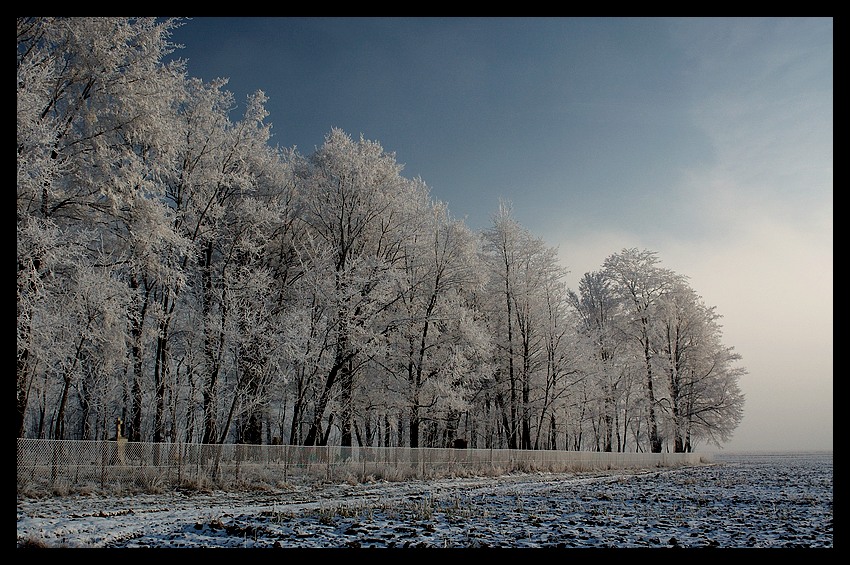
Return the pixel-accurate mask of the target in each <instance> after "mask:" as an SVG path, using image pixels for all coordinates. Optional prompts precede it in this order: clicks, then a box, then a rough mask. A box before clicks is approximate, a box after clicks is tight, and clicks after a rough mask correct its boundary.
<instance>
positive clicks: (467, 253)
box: [378, 181, 489, 447]
mask: <svg viewBox="0 0 850 565" xmlns="http://www.w3.org/2000/svg"><path fill="white" fill-rule="evenodd" d="M410 194H411V198H409V199H408V206H409V207H410V211H409V212H408V217H409V218H410V219H409V221H408V225H409V226H410V229H409V230H408V236H407V238H406V240H405V242H404V254H403V256H404V260H403V267H401V268H400V272H399V277H398V285H399V288H398V294H399V296H400V300H398V301H397V302H396V303H395V304H394V305H393V307H392V308H391V309H389V310H388V311H387V315H386V316H385V320H386V321H385V325H386V327H387V328H388V331H387V332H386V334H387V347H386V352H385V354H384V355H383V356H382V359H381V360H380V361H379V362H380V364H381V366H382V367H383V369H384V370H383V372H378V374H382V375H384V377H385V379H384V380H383V385H384V386H383V387H382V388H385V389H387V390H389V391H392V393H393V394H394V398H388V399H387V401H386V403H387V408H388V409H389V410H392V409H394V408H395V409H400V410H403V411H404V412H405V413H406V414H407V419H408V421H407V425H406V428H407V430H408V434H409V445H410V446H411V447H419V446H420V445H421V444H420V439H421V438H420V433H421V426H422V424H423V423H425V422H428V423H430V424H431V425H433V426H436V427H435V428H434V429H435V430H437V429H442V432H443V434H444V435H445V436H446V437H445V438H444V439H447V440H451V439H454V436H455V435H456V433H457V429H456V428H457V418H458V415H459V414H460V413H463V412H465V411H466V410H467V409H468V407H469V405H468V402H469V400H470V398H471V396H472V394H473V393H474V387H475V386H476V383H477V382H478V381H479V380H480V379H481V378H482V376H483V375H482V370H483V369H484V365H485V364H484V363H482V361H481V360H482V359H485V358H486V357H487V353H486V351H487V350H488V347H489V340H488V339H487V338H486V337H485V336H484V335H482V334H481V332H480V329H481V328H480V327H479V324H478V322H477V321H476V316H475V313H474V312H473V311H472V310H471V308H470V306H469V304H468V302H467V300H466V298H465V296H466V293H467V292H468V291H470V290H472V289H476V288H480V286H481V284H482V281H481V280H480V270H479V269H477V268H476V267H477V266H476V260H477V239H476V237H475V235H474V234H473V233H472V232H471V231H470V230H469V229H468V228H467V227H466V226H465V225H464V224H463V222H461V221H458V220H456V219H453V218H452V217H451V215H450V213H449V211H448V208H447V207H446V205H445V204H444V203H441V202H434V201H432V200H431V199H430V195H429V193H428V190H427V187H426V186H424V184H423V183H421V181H414V182H413V187H412V188H411V191H410ZM448 436H451V437H448ZM435 441H436V443H437V444H438V445H443V444H444V443H446V442H445V441H440V440H435ZM432 443H433V442H432Z"/></svg>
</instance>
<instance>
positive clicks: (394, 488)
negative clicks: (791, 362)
mask: <svg viewBox="0 0 850 565" xmlns="http://www.w3.org/2000/svg"><path fill="white" fill-rule="evenodd" d="M832 459H833V458H832V452H828V453H805V454H804V453H784V454H766V453H761V454H725V453H718V454H716V455H714V462H713V463H712V464H708V465H701V466H697V467H685V468H677V469H662V470H655V469H654V470H648V471H616V472H615V471H606V472H604V473H580V474H523V475H511V476H507V477H500V478H463V479H443V480H438V481H430V482H425V481H411V482H404V483H390V482H379V483H368V484H362V485H351V484H327V485H319V486H316V485H314V486H312V487H308V486H292V488H291V489H287V490H277V491H273V492H271V491H266V492H250V493H233V492H214V493H196V492H176V493H168V494H162V495H134V496H127V497H104V496H101V495H73V496H67V497H55V498H44V499H34V498H23V497H21V496H19V497H18V501H17V502H18V506H17V525H18V529H17V545H18V547H19V548H21V547H63V548H391V547H397V548H402V547H414V548H443V547H449V548H676V547H681V548H710V547H721V548H833V464H832Z"/></svg>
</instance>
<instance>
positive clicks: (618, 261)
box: [603, 248, 681, 453]
mask: <svg viewBox="0 0 850 565" xmlns="http://www.w3.org/2000/svg"><path fill="white" fill-rule="evenodd" d="M657 255H658V254H657V253H656V252H654V251H648V250H643V251H638V250H637V249H634V248H633V249H623V250H622V251H621V252H620V253H615V254H613V255H610V256H609V257H608V258H606V259H605V261H604V263H603V272H604V275H605V277H606V278H607V279H608V280H609V281H610V283H611V288H612V290H613V291H614V292H615V293H616V294H617V296H618V297H619V298H620V299H621V300H622V301H623V304H624V306H625V308H626V312H627V317H628V321H627V324H626V325H625V326H624V329H625V335H627V336H628V339H629V340H631V341H632V342H633V344H635V345H637V347H638V348H639V349H640V355H641V358H642V359H643V362H644V369H645V374H644V387H645V393H646V400H647V406H646V409H647V422H648V425H649V446H650V450H651V451H652V452H653V453H660V452H661V450H662V447H663V443H664V438H663V437H662V436H661V434H660V433H659V422H658V420H659V418H658V414H657V412H658V403H659V399H658V398H657V397H656V396H657V395H656V391H655V388H656V382H655V375H654V374H653V365H654V363H653V351H654V345H653V342H652V337H653V335H652V326H653V323H654V322H655V317H656V307H657V305H658V303H659V301H660V300H661V299H662V298H663V297H664V295H665V294H666V293H668V292H669V291H670V290H671V289H672V288H673V287H674V285H675V284H676V283H677V282H678V281H679V280H680V279H681V277H680V276H679V275H677V274H676V273H674V272H673V271H671V270H669V269H664V268H661V267H659V266H658V263H659V262H660V261H659V259H658V257H657Z"/></svg>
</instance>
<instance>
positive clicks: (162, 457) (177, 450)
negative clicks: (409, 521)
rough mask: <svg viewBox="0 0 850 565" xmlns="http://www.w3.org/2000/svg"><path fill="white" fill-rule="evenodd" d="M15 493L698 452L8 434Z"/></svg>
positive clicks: (454, 472)
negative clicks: (13, 441)
mask: <svg viewBox="0 0 850 565" xmlns="http://www.w3.org/2000/svg"><path fill="white" fill-rule="evenodd" d="M17 442H18V443H17V471H18V494H28V493H39V492H50V493H54V494H68V493H72V492H86V491H108V492H116V491H118V492H162V491H165V490H169V489H177V488H194V489H245V488H254V489H260V488H264V487H272V488H274V487H280V486H282V485H286V484H293V483H304V482H317V481H328V482H343V481H356V482H364V481H368V480H409V479H427V478H437V477H449V476H473V475H479V476H481V475H484V476H486V475H500V474H507V473H513V472H585V471H599V470H610V469H651V468H658V467H674V466H683V465H698V464H701V463H705V462H709V461H710V457H708V456H707V455H706V454H699V453H609V452H596V451H552V450H515V449H458V448H445V449H443V448H411V447H362V446H357V447H342V446H338V445H337V446H333V445H329V446H301V445H245V444H194V443H147V442H131V441H127V440H126V439H119V440H117V441H82V440H46V439H18V440H17Z"/></svg>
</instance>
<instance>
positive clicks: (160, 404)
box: [16, 17, 745, 452]
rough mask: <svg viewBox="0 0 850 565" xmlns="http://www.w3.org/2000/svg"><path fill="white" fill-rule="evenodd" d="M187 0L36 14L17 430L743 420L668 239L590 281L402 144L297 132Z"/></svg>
mask: <svg viewBox="0 0 850 565" xmlns="http://www.w3.org/2000/svg"><path fill="white" fill-rule="evenodd" d="M178 25H182V23H181V22H180V21H179V20H178V19H163V18H106V17H103V18H18V19H17V35H18V38H17V146H16V149H17V209H16V212H17V215H16V220H17V222H16V227H17V364H16V369H17V379H16V392H17V399H16V400H17V418H16V426H17V433H18V436H17V437H33V438H57V439H109V438H110V437H113V436H114V434H115V421H116V419H117V418H121V419H122V420H123V421H124V424H125V429H126V435H127V437H129V439H130V440H131V441H154V442H184V441H186V442H202V443H225V442H238V443H253V444H258V443H275V442H282V443H291V444H303V445H324V444H327V443H338V444H340V445H368V446H411V447H429V446H438V447H443V446H446V445H449V444H451V442H452V441H453V440H454V439H457V438H462V439H464V440H466V441H467V442H468V445H469V446H470V447H494V448H517V449H570V450H599V451H653V452H660V451H662V450H664V449H668V450H670V451H676V452H682V451H690V450H692V449H694V447H695V446H696V445H697V444H698V443H699V442H707V443H712V444H715V445H720V444H721V443H722V442H724V441H727V440H728V439H729V438H730V436H731V433H732V432H733V431H734V430H735V428H736V427H737V425H738V424H739V423H740V420H741V417H742V409H743V403H744V399H743V395H742V394H741V391H740V390H739V388H738V380H739V378H740V377H741V376H742V375H743V374H745V370H744V369H743V368H741V367H740V365H739V361H740V357H739V356H738V355H737V354H736V353H735V352H734V350H733V348H731V347H727V346H725V345H724V344H723V343H722V333H721V326H720V325H719V323H718V321H719V315H718V314H717V313H716V311H715V309H714V308H713V307H708V306H706V305H705V304H704V303H703V301H702V299H701V298H700V296H698V295H697V294H696V293H695V292H694V290H693V289H691V288H690V287H689V285H688V283H687V279H686V277H684V276H681V275H678V274H676V273H674V272H672V271H670V270H667V269H664V268H662V267H661V266H660V264H659V260H658V258H657V254H656V253H654V252H652V251H646V250H644V251H639V250H637V249H624V250H622V251H620V252H619V253H615V254H612V255H611V256H609V257H608V258H607V259H605V261H604V262H603V264H602V265H601V267H600V269H599V270H598V271H596V272H592V273H587V274H585V275H584V277H583V278H582V279H581V281H580V284H579V288H578V289H577V290H576V291H573V290H571V289H569V288H567V287H566V286H565V283H564V282H563V279H564V274H565V271H564V270H563V268H562V267H561V266H559V264H558V259H557V252H556V250H555V249H554V248H551V247H548V246H547V245H546V244H545V243H544V242H543V241H542V240H541V239H539V238H536V237H534V236H533V235H532V234H531V233H530V232H529V231H528V230H527V229H525V228H524V227H523V226H521V225H520V224H519V223H517V222H516V221H515V220H514V219H513V217H512V214H511V209H510V206H509V204H507V203H504V202H502V203H499V207H498V210H497V211H496V212H495V213H494V214H493V216H492V225H490V226H489V227H488V228H487V229H485V230H483V231H482V232H480V233H475V232H473V231H471V230H470V229H469V228H468V227H467V226H465V224H464V222H462V221H459V220H456V219H454V218H453V217H452V216H451V214H450V212H449V210H448V209H447V207H446V206H445V205H444V204H443V203H441V202H439V201H436V200H434V199H433V198H432V197H431V195H430V192H429V189H428V187H427V185H426V184H425V183H424V182H423V181H422V180H420V179H408V178H405V177H404V176H402V166H401V165H399V164H398V163H397V162H396V160H395V156H394V154H392V153H388V152H386V151H385V150H384V149H383V148H382V147H381V145H380V144H379V143H376V142H374V141H369V140H366V139H362V137H361V138H360V139H352V138H351V137H350V136H349V135H347V134H346V133H344V132H342V131H340V130H337V129H334V130H332V131H331V132H329V133H328V134H327V136H326V138H325V140H324V143H323V145H322V146H321V147H319V148H318V149H316V151H315V152H313V153H312V154H310V155H301V154H299V153H298V152H297V151H294V150H291V149H284V148H279V147H273V146H272V145H271V144H270V131H269V129H270V126H269V124H267V123H266V121H265V119H266V117H267V112H266V111H265V108H264V104H265V100H266V98H265V96H264V94H263V93H262V92H257V93H255V94H254V95H252V96H250V97H248V99H247V100H246V101H245V103H244V108H245V111H244V114H243V115H242V116H241V118H240V119H238V120H236V121H234V120H232V119H231V117H230V114H231V109H232V108H234V106H235V104H234V100H233V96H232V94H231V93H230V92H228V91H227V90H225V88H224V87H225V86H226V82H225V81H219V82H204V81H201V80H198V79H196V78H191V77H189V76H188V75H187V73H186V69H185V64H184V62H182V61H179V60H178V61H168V62H166V57H167V56H168V55H170V54H171V53H172V52H173V51H174V48H175V46H174V45H173V44H172V43H171V42H170V40H169V38H170V37H171V31H172V30H173V29H175V27H176V26H178Z"/></svg>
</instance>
